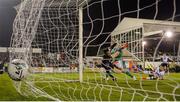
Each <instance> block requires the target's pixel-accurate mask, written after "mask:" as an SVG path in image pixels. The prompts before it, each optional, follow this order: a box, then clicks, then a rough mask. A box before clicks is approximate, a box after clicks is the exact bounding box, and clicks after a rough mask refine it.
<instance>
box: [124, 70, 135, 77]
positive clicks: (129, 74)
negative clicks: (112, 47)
mask: <svg viewBox="0 0 180 102" xmlns="http://www.w3.org/2000/svg"><path fill="white" fill-rule="evenodd" d="M125 73H126V75H128V76H130V77H131V78H133V76H132V75H131V73H130V72H129V71H127V72H125Z"/></svg>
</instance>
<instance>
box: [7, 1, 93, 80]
mask: <svg viewBox="0 0 180 102" xmlns="http://www.w3.org/2000/svg"><path fill="white" fill-rule="evenodd" d="M89 1H90V0H22V2H21V4H20V5H18V6H17V7H16V10H17V12H18V13H17V16H16V18H15V21H14V26H13V27H14V28H13V34H12V39H11V47H13V48H25V49H27V50H26V51H25V52H24V53H21V54H17V53H14V52H13V51H12V53H11V54H10V58H11V59H14V58H20V59H23V60H25V61H27V62H28V64H29V65H31V67H39V65H41V66H44V67H45V68H48V69H45V70H41V72H43V71H44V72H48V73H51V72H58V73H63V72H64V73H67V72H79V81H80V82H82V81H83V75H82V74H83V71H82V69H83V7H85V5H87V4H88V2H89ZM31 48H39V49H41V50H42V53H41V54H32V53H31V50H29V49H31ZM72 66H73V67H76V70H71V69H70V67H72ZM50 67H51V69H49V68H50ZM31 72H33V73H34V72H37V70H35V69H33V68H32V69H31Z"/></svg>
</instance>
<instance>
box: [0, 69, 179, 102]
mask: <svg viewBox="0 0 180 102" xmlns="http://www.w3.org/2000/svg"><path fill="white" fill-rule="evenodd" d="M114 75H115V76H116V77H117V81H116V82H114V81H112V80H103V78H102V77H101V74H100V73H99V72H92V71H86V72H85V73H84V82H83V83H79V82H71V81H68V82H67V81H64V80H61V79H70V80H78V74H77V73H72V74H35V75H34V76H33V78H30V79H29V81H30V82H34V83H35V84H34V85H35V86H36V87H37V88H39V89H41V90H43V91H45V92H46V93H48V94H49V95H51V96H53V97H56V98H58V99H60V100H64V101H80V100H81V101H82V100H89V101H93V100H99V101H108V100H111V101H118V100H122V101H131V100H133V101H142V100H146V101H157V100H159V101H167V100H169V101H175V100H176V101H180V73H171V74H170V75H169V76H166V77H165V80H142V79H141V77H142V75H141V74H134V75H136V77H137V79H138V80H136V81H133V80H132V79H131V78H129V77H127V76H126V75H124V74H122V73H117V74H114ZM23 90H24V91H26V90H28V91H30V90H31V88H24V89H23ZM0 100H1V101H12V100H16V101H25V100H28V101H36V100H39V101H41V100H42V101H43V100H52V99H49V98H45V97H40V96H39V97H38V94H34V93H33V94H32V95H28V96H23V95H21V94H19V93H18V92H17V91H16V90H15V88H14V86H13V81H12V80H11V79H10V78H9V77H8V75H7V74H3V75H0Z"/></svg>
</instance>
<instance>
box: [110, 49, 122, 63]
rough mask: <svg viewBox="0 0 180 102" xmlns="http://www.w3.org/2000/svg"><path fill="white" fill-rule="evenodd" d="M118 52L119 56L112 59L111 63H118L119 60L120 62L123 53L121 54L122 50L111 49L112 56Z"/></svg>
mask: <svg viewBox="0 0 180 102" xmlns="http://www.w3.org/2000/svg"><path fill="white" fill-rule="evenodd" d="M117 51H118V52H119V55H118V56H117V57H116V58H113V61H119V60H122V56H123V52H122V49H120V48H113V49H112V50H111V54H114V53H116V52H117Z"/></svg>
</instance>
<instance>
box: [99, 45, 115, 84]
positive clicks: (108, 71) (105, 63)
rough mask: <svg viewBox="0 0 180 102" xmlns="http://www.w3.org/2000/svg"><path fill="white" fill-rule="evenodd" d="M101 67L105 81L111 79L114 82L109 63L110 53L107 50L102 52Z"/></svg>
mask: <svg viewBox="0 0 180 102" xmlns="http://www.w3.org/2000/svg"><path fill="white" fill-rule="evenodd" d="M102 67H103V68H104V69H105V70H106V79H107V80H108V77H111V78H112V80H113V81H116V78H115V77H114V76H113V75H112V69H113V68H114V66H113V64H112V63H111V52H110V49H108V48H107V49H105V50H104V56H103V60H102Z"/></svg>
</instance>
